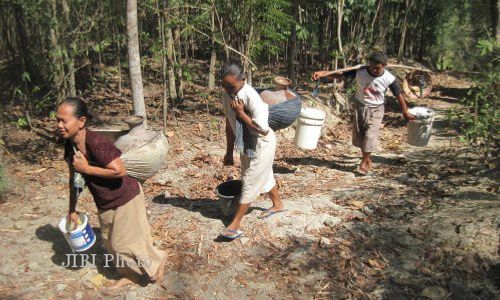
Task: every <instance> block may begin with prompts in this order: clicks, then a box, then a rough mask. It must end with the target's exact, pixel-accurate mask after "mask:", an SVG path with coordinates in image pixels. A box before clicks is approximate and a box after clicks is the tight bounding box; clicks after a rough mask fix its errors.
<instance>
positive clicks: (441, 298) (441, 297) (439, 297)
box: [420, 286, 448, 300]
mask: <svg viewBox="0 0 500 300" xmlns="http://www.w3.org/2000/svg"><path fill="white" fill-rule="evenodd" d="M420 296H423V297H427V298H429V299H431V300H445V299H447V298H448V292H447V291H446V290H445V289H443V288H442V287H438V286H431V287H427V288H425V289H424V290H423V291H422V293H420Z"/></svg>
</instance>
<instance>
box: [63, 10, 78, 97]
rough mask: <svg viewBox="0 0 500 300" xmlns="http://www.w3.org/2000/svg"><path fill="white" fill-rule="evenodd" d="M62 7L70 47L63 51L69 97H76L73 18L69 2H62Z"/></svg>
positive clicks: (67, 41) (67, 42)
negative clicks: (70, 35) (70, 34)
mask: <svg viewBox="0 0 500 300" xmlns="http://www.w3.org/2000/svg"><path fill="white" fill-rule="evenodd" d="M61 6H62V9H63V14H64V20H65V22H66V26H65V27H64V28H65V37H66V38H65V40H66V45H68V46H69V49H68V47H66V49H65V51H63V54H64V58H65V60H66V68H67V71H68V75H67V83H68V92H67V93H68V95H69V96H72V97H74V96H76V80H75V72H76V71H75V59H74V55H73V49H75V47H76V46H75V41H74V39H73V38H72V37H69V33H70V31H71V16H70V9H69V5H68V1H67V0H61Z"/></svg>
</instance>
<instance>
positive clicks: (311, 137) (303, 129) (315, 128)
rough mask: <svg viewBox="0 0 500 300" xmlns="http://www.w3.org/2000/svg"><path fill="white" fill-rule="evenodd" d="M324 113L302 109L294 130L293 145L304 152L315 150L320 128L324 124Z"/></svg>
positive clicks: (317, 110)
mask: <svg viewBox="0 0 500 300" xmlns="http://www.w3.org/2000/svg"><path fill="white" fill-rule="evenodd" d="M325 116H326V113H325V112H324V111H322V110H319V109H315V108H303V109H302V110H301V111H300V117H299V118H298V120H297V127H296V129H295V145H296V146H297V147H299V148H302V149H306V150H313V149H316V146H317V145H318V140H319V137H320V136H321V127H322V126H323V124H324V123H325Z"/></svg>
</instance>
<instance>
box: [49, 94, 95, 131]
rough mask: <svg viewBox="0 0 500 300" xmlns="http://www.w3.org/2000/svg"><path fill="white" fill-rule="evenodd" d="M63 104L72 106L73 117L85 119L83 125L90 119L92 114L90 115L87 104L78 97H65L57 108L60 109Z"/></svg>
mask: <svg viewBox="0 0 500 300" xmlns="http://www.w3.org/2000/svg"><path fill="white" fill-rule="evenodd" d="M63 104H68V105H71V106H73V116H75V117H77V118H81V117H85V118H87V121H86V122H85V125H86V124H87V123H88V122H89V121H90V120H91V119H92V114H90V112H89V109H88V107H87V104H86V103H85V102H84V101H83V100H82V99H80V98H78V97H67V98H66V99H64V100H63V101H61V102H59V105H58V106H57V107H60V106H61V105H63Z"/></svg>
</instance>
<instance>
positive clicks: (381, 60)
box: [368, 51, 388, 66]
mask: <svg viewBox="0 0 500 300" xmlns="http://www.w3.org/2000/svg"><path fill="white" fill-rule="evenodd" d="M387 59H388V58H387V54H385V52H383V51H372V52H371V53H370V55H368V61H369V62H374V63H377V64H382V65H384V66H387Z"/></svg>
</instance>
